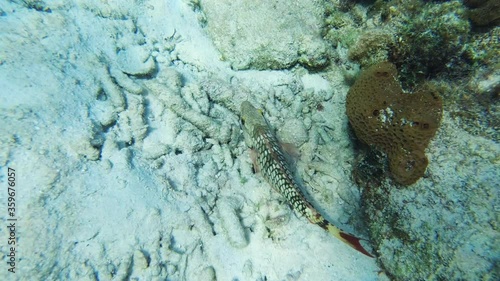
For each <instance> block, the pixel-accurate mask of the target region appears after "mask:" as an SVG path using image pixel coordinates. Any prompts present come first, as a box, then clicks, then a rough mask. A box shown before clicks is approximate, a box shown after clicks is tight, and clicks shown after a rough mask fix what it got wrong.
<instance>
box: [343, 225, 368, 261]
mask: <svg viewBox="0 0 500 281" xmlns="http://www.w3.org/2000/svg"><path fill="white" fill-rule="evenodd" d="M339 234H340V237H342V238H343V239H344V240H346V241H347V242H348V243H349V245H350V246H351V247H353V248H354V249H356V250H358V251H359V252H361V253H363V254H365V255H367V256H369V257H370V258H374V256H372V255H371V254H370V253H368V252H367V251H366V250H365V248H363V246H361V243H359V238H356V237H354V236H352V235H350V234H347V233H345V232H342V231H341V232H340V233H339Z"/></svg>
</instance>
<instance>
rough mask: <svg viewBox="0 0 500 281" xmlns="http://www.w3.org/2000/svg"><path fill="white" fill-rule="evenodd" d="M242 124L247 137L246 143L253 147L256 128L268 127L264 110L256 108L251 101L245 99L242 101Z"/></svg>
mask: <svg viewBox="0 0 500 281" xmlns="http://www.w3.org/2000/svg"><path fill="white" fill-rule="evenodd" d="M240 124H241V129H242V130H243V135H244V137H245V143H246V144H247V145H248V147H250V148H253V141H252V139H253V138H254V137H255V134H256V129H257V128H265V127H267V121H266V118H264V113H263V111H262V110H260V109H257V108H255V107H254V106H253V105H252V104H251V103H250V102H248V101H244V102H243V103H241V117H240Z"/></svg>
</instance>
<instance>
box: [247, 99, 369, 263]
mask: <svg viewBox="0 0 500 281" xmlns="http://www.w3.org/2000/svg"><path fill="white" fill-rule="evenodd" d="M240 121H241V126H242V129H243V134H244V137H245V143H246V144H247V146H248V147H249V148H250V149H251V150H253V152H254V153H255V154H256V155H255V161H254V165H256V166H257V168H258V170H259V171H260V172H261V173H262V176H263V177H264V178H265V179H266V181H267V182H268V183H269V184H270V185H271V186H272V187H273V188H274V189H276V190H277V191H278V192H279V193H280V194H281V195H282V196H284V197H285V199H286V200H287V201H288V203H289V204H290V205H291V207H292V209H294V210H295V211H296V212H297V213H299V214H300V215H302V216H305V217H306V218H307V219H308V220H309V221H310V222H311V223H313V224H317V225H319V226H320V227H321V228H323V229H325V230H326V231H328V232H329V233H330V234H331V235H333V236H335V237H337V238H338V239H339V240H340V241H342V242H344V243H346V244H347V245H349V246H351V247H352V248H354V249H356V250H358V251H359V252H361V253H363V254H365V255H367V256H369V257H373V256H372V255H371V254H370V253H368V251H367V250H365V249H364V248H363V246H362V245H361V243H360V239H359V238H357V237H355V236H354V235H352V234H349V233H347V232H346V231H344V230H342V229H340V228H338V227H336V226H335V225H333V224H332V223H331V222H329V221H328V220H326V219H325V218H324V217H323V216H322V215H321V214H320V213H319V212H318V211H317V210H316V209H315V208H314V207H313V206H312V204H311V203H309V202H308V201H307V199H306V198H305V196H304V194H303V193H302V191H301V189H300V188H299V185H298V183H297V181H296V180H295V178H294V176H293V174H292V169H291V167H290V166H291V165H290V164H289V162H290V161H288V160H287V158H286V157H285V154H284V152H283V149H282V146H281V145H280V143H279V142H278V139H277V138H276V136H275V134H274V132H273V131H272V129H271V127H270V125H269V124H268V122H267V120H266V118H265V117H264V114H263V112H262V111H261V110H258V109H256V108H255V107H254V106H253V105H252V104H251V103H250V102H248V101H244V102H243V103H242V104H241V120H240Z"/></svg>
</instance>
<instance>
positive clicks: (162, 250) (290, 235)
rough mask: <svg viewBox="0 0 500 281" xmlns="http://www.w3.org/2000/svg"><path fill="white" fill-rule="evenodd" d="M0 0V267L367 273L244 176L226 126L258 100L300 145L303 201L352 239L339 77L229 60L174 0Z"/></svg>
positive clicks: (170, 276)
mask: <svg viewBox="0 0 500 281" xmlns="http://www.w3.org/2000/svg"><path fill="white" fill-rule="evenodd" d="M14 2H16V3H17V2H18V3H19V4H16V3H11V2H8V1H5V0H3V1H1V2H0V8H1V11H0V13H1V14H3V15H2V16H0V107H1V108H0V116H1V117H0V118H1V120H2V123H1V124H2V125H1V126H0V141H1V148H0V164H1V170H0V171H1V176H0V183H1V188H2V190H1V192H0V202H1V205H2V207H1V210H2V211H1V212H0V217H1V218H2V221H3V225H7V221H6V219H7V213H6V205H5V204H6V200H7V198H6V197H7V193H6V188H7V177H6V173H7V168H8V167H10V168H14V169H15V170H16V171H17V179H16V184H17V194H16V203H17V209H16V212H17V218H18V221H17V233H16V235H17V238H18V244H17V249H16V250H17V252H16V255H17V256H16V257H17V261H16V265H15V268H16V273H15V274H12V273H9V272H8V271H7V269H8V267H7V266H6V261H7V258H4V260H3V261H2V266H0V280H124V279H126V280H130V279H131V280H215V279H217V280H377V279H378V278H379V277H378V271H379V268H378V267H377V266H376V264H375V260H374V259H370V258H368V257H365V256H363V255H362V254H360V253H358V252H356V251H354V250H352V249H351V248H349V247H347V246H346V245H344V244H343V243H342V242H340V241H338V240H336V239H335V238H333V237H331V236H330V235H329V234H328V233H326V232H325V231H323V230H322V229H321V228H319V227H317V226H315V225H312V224H310V223H308V221H307V220H306V219H305V218H300V217H297V216H296V215H294V213H293V212H292V211H291V210H290V208H289V207H288V206H287V205H286V204H285V203H283V202H282V199H281V197H280V196H279V195H278V194H277V193H276V192H275V191H274V190H272V189H271V188H270V186H269V185H268V184H267V183H266V182H264V181H263V179H262V178H261V176H260V175H258V174H257V175H256V174H253V173H252V169H251V161H250V159H249V155H248V152H247V149H246V147H245V146H244V143H243V139H242V137H241V132H240V130H239V127H238V115H237V114H238V108H239V105H240V103H241V101H243V100H245V99H248V100H250V101H251V102H253V103H254V104H255V105H256V106H263V107H264V109H265V111H266V115H267V116H268V117H269V120H270V122H271V124H272V125H273V126H274V127H275V128H280V130H278V131H279V134H280V136H281V137H282V138H283V139H286V140H287V141H291V142H296V143H299V144H300V143H304V144H303V145H302V146H301V147H300V151H301V154H302V155H301V158H300V160H299V161H298V163H297V165H298V174H299V175H300V176H301V177H302V178H303V181H304V182H305V185H306V186H308V187H309V195H310V196H311V197H312V198H313V203H314V204H315V205H316V206H317V207H318V209H319V210H320V211H321V212H322V213H324V214H325V216H326V217H327V218H329V219H331V220H332V221H334V222H335V223H337V224H338V225H341V226H343V227H345V228H346V229H348V230H349V231H352V232H353V233H356V234H357V235H359V236H361V237H366V230H365V228H364V225H363V224H362V223H361V221H362V218H361V217H360V216H361V211H360V206H359V191H358V190H357V188H356V187H355V185H354V184H353V183H352V182H351V180H350V170H351V167H350V161H352V159H353V157H354V156H353V153H352V150H351V141H350V140H349V138H348V135H347V133H346V130H347V120H346V117H345V114H344V112H345V111H344V100H345V94H346V91H347V87H346V86H345V85H344V84H343V82H342V77H341V76H340V75H338V76H332V75H330V77H328V80H326V79H324V78H322V77H321V76H320V75H318V74H315V75H309V74H307V72H306V71H303V70H302V71H300V70H299V71H295V72H292V71H233V70H231V67H230V64H229V63H228V62H224V61H221V60H220V58H221V55H220V54H219V53H218V51H217V50H216V49H215V47H214V45H213V43H212V41H211V40H210V38H209V37H208V36H207V35H206V32H205V30H204V29H203V28H202V27H201V26H200V24H199V22H198V18H197V17H199V16H200V14H199V13H197V12H194V11H193V9H192V7H190V6H189V5H188V4H189V3H188V1H181V0H177V1H174V0H170V1H165V0H149V1H148V0H145V1H125V0H108V1H101V0H94V1H83V0H75V1H63V0H59V1H57V0H56V1H14ZM67 2H71V4H67ZM134 2H135V3H134ZM193 2H194V1H193ZM23 3H28V4H31V6H30V5H27V4H23ZM35 4H36V5H35ZM37 5H38V6H37ZM27 6H30V7H35V8H37V9H33V8H31V9H29V8H27ZM48 8H50V11H49V10H48ZM37 10H40V11H37ZM134 75H136V76H134ZM318 103H322V104H323V105H324V106H325V109H324V111H321V112H320V111H317V110H316V105H317V104H318ZM295 128H299V129H300V130H298V131H297V130H295ZM296 132H298V133H297V135H294V134H295V133H296ZM0 229H1V230H0V234H1V235H0V237H1V240H0V252H2V254H8V252H9V248H8V245H7V235H8V233H6V230H5V229H6V227H4V226H2V227H1V228H0Z"/></svg>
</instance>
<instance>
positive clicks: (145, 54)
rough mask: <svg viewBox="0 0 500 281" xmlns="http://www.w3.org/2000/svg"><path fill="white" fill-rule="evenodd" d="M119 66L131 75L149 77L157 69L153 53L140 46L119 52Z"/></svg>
mask: <svg viewBox="0 0 500 281" xmlns="http://www.w3.org/2000/svg"><path fill="white" fill-rule="evenodd" d="M118 66H119V67H120V69H121V70H122V71H123V72H124V73H127V74H130V75H148V74H150V73H152V72H153V71H154V70H155V69H156V66H155V62H154V59H153V57H152V56H151V52H150V51H149V50H148V49H146V48H145V47H144V46H138V45H135V46H131V47H129V48H127V49H124V50H121V51H119V52H118Z"/></svg>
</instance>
